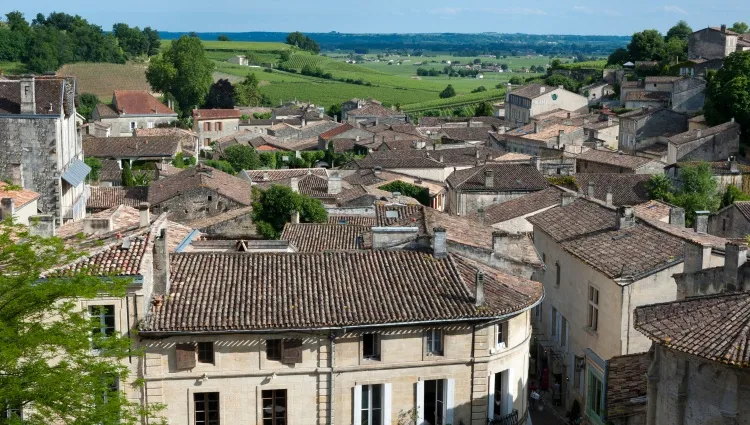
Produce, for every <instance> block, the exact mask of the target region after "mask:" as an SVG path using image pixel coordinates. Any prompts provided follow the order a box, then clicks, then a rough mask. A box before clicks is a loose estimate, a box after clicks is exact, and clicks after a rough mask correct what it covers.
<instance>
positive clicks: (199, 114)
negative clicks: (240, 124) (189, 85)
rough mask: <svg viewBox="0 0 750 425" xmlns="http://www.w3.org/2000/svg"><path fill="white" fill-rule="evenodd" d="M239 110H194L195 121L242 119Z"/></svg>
mask: <svg viewBox="0 0 750 425" xmlns="http://www.w3.org/2000/svg"><path fill="white" fill-rule="evenodd" d="M241 116H242V111H240V110H239V109H193V119H194V120H197V121H203V120H218V119H229V118H238V119H239V118H240V117H241Z"/></svg>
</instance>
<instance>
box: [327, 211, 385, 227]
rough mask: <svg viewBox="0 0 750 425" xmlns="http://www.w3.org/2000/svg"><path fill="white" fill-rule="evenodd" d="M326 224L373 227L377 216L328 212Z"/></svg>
mask: <svg viewBox="0 0 750 425" xmlns="http://www.w3.org/2000/svg"><path fill="white" fill-rule="evenodd" d="M328 224H347V225H354V226H366V227H368V228H369V227H373V226H376V225H377V217H369V216H363V215H331V214H328Z"/></svg>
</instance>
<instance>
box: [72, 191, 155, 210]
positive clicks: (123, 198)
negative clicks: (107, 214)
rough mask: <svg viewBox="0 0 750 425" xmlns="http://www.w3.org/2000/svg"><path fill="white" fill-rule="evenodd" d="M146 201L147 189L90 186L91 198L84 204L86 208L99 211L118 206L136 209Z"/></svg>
mask: <svg viewBox="0 0 750 425" xmlns="http://www.w3.org/2000/svg"><path fill="white" fill-rule="evenodd" d="M147 199H148V188H147V187H123V186H115V187H104V186H91V196H89V199H88V201H87V202H86V208H89V209H94V210H101V209H107V208H112V207H116V206H118V205H127V206H129V207H138V205H140V203H141V202H146V200H147Z"/></svg>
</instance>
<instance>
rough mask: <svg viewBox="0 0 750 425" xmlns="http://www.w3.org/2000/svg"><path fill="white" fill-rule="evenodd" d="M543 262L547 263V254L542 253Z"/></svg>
mask: <svg viewBox="0 0 750 425" xmlns="http://www.w3.org/2000/svg"><path fill="white" fill-rule="evenodd" d="M542 263H544V264H547V254H545V253H542Z"/></svg>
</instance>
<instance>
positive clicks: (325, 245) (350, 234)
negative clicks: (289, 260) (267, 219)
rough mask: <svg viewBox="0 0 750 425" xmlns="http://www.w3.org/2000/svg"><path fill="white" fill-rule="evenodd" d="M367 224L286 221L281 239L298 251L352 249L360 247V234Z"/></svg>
mask: <svg viewBox="0 0 750 425" xmlns="http://www.w3.org/2000/svg"><path fill="white" fill-rule="evenodd" d="M369 231H370V227H368V226H357V225H352V224H329V223H300V224H291V223H287V225H286V226H284V231H283V232H282V234H281V238H280V239H281V240H284V241H289V242H291V244H292V245H294V246H295V247H296V248H297V250H298V252H324V251H354V250H358V249H361V248H362V235H363V234H364V233H366V232H369Z"/></svg>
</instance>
